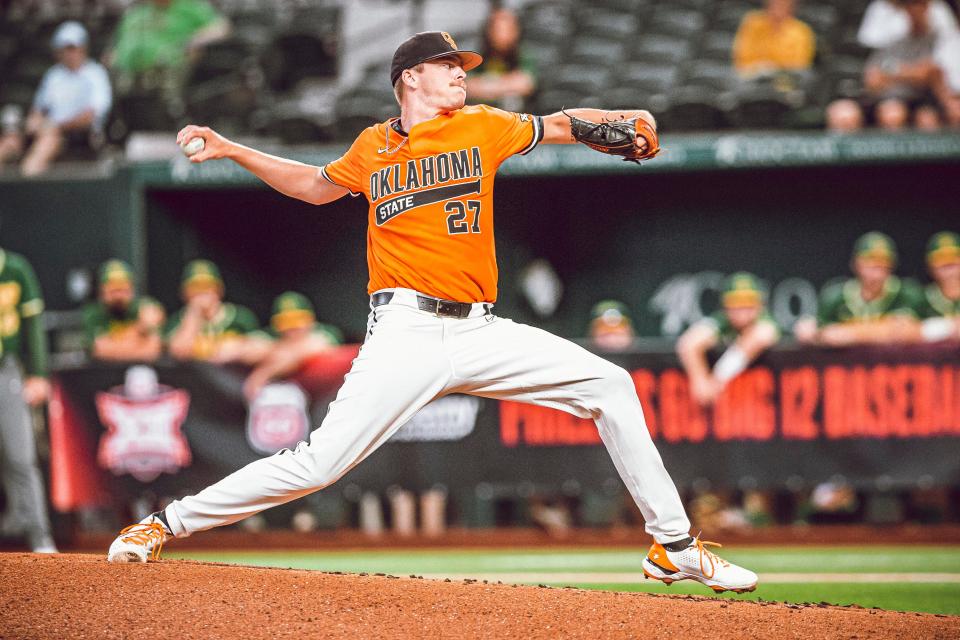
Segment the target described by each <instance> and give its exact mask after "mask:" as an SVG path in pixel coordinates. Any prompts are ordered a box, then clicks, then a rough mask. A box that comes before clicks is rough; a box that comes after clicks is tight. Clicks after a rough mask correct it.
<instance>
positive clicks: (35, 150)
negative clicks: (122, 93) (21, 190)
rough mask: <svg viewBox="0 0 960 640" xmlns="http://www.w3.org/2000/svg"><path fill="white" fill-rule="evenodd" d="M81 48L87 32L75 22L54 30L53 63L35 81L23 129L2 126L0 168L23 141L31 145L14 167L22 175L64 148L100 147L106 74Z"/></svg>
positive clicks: (108, 100) (107, 97) (107, 99)
mask: <svg viewBox="0 0 960 640" xmlns="http://www.w3.org/2000/svg"><path fill="white" fill-rule="evenodd" d="M87 43H88V36H87V30H86V29H85V28H84V27H83V25H81V24H80V23H79V22H73V21H70V22H64V23H63V24H61V25H60V27H59V28H57V30H56V32H55V33H54V34H53V40H52V46H53V49H54V51H55V53H56V57H57V64H55V65H54V66H52V67H50V69H48V70H47V72H46V73H45V74H44V76H43V79H42V80H41V81H40V87H39V88H38V89H37V93H36V96H35V97H34V99H33V106H32V107H31V109H30V113H29V115H28V116H27V121H26V123H25V125H24V127H23V129H24V130H23V131H20V127H19V126H17V125H16V124H15V123H12V122H11V123H5V124H6V126H5V128H4V129H5V130H4V134H3V137H2V138H0V164H2V163H4V162H5V161H7V160H9V159H11V158H13V157H15V156H18V155H20V154H21V153H23V149H24V146H25V137H27V138H30V139H31V140H32V143H31V145H30V148H29V150H28V151H27V153H26V155H25V156H24V157H23V160H22V161H21V163H20V170H21V172H22V173H23V175H25V176H35V175H38V174H41V173H43V172H44V171H46V170H47V169H48V168H49V166H50V163H51V162H53V160H54V158H56V157H57V156H58V155H60V153H61V152H62V151H63V150H64V149H65V148H66V147H87V148H94V149H97V148H99V146H100V145H102V143H103V127H104V123H105V122H106V118H107V115H108V114H109V112H110V105H111V104H112V101H113V96H112V93H111V90H110V79H109V77H108V76H107V71H106V69H104V68H103V67H102V66H101V65H100V64H99V63H97V62H94V61H93V60H90V59H89V58H88V57H87ZM24 134H25V135H24Z"/></svg>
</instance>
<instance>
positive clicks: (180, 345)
mask: <svg viewBox="0 0 960 640" xmlns="http://www.w3.org/2000/svg"><path fill="white" fill-rule="evenodd" d="M223 288H224V287H223V279H222V278H221V277H220V270H219V269H218V268H217V266H216V265H215V264H213V263H212V262H210V261H209V260H193V261H192V262H190V263H188V264H187V266H186V267H185V268H184V270H183V280H182V283H181V289H180V292H181V295H182V296H183V300H184V302H185V303H186V306H185V307H184V308H183V309H180V311H178V312H177V313H176V315H174V316H173V317H172V318H171V319H170V322H169V323H168V326H167V343H168V348H169V350H170V355H172V356H173V357H174V358H176V359H178V360H207V361H210V362H216V363H218V364H226V363H229V362H243V363H247V364H249V363H252V362H258V361H259V360H261V359H262V358H263V356H264V355H265V354H266V352H267V350H268V349H269V348H270V339H269V338H268V337H267V336H266V335H265V334H264V333H263V332H261V331H260V327H259V323H258V322H257V317H256V316H255V315H254V314H253V312H252V311H250V309H248V308H246V307H243V306H240V305H238V304H233V303H230V302H224V301H223Z"/></svg>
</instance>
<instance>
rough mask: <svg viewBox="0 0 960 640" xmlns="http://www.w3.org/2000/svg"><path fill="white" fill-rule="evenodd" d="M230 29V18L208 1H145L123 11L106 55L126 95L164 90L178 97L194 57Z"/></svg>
mask: <svg viewBox="0 0 960 640" xmlns="http://www.w3.org/2000/svg"><path fill="white" fill-rule="evenodd" d="M229 33H230V22H229V21H228V20H227V19H226V18H225V17H224V16H222V15H221V14H220V13H218V12H217V10H216V9H215V8H214V7H213V6H212V5H211V4H210V3H209V2H207V1H206V0H141V1H140V2H137V3H136V4H134V5H133V6H131V7H130V8H128V9H127V10H126V12H124V14H123V17H122V18H121V20H120V24H119V26H118V27H117V32H116V35H115V37H114V47H113V49H112V50H111V51H109V52H108V53H107V54H106V56H105V59H106V61H107V64H108V65H109V66H110V67H111V68H113V69H114V70H115V71H116V72H117V75H118V80H117V83H118V90H120V91H122V92H123V93H124V94H127V93H130V92H131V90H133V91H138V90H143V89H147V90H149V89H160V90H161V91H162V92H163V93H164V94H165V95H166V97H167V98H171V99H175V98H179V97H180V91H181V89H182V85H183V81H184V79H185V76H186V73H187V72H188V71H189V62H190V61H192V60H194V59H196V58H197V57H198V56H199V54H200V52H201V51H202V49H203V47H204V46H206V45H208V44H210V43H211V42H214V41H216V40H219V39H221V38H224V37H226V36H227V35H228V34H229Z"/></svg>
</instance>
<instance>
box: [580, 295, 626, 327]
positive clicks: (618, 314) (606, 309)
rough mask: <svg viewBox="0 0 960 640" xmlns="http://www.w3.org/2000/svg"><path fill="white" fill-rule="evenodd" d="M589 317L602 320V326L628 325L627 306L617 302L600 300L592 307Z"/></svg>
mask: <svg viewBox="0 0 960 640" xmlns="http://www.w3.org/2000/svg"><path fill="white" fill-rule="evenodd" d="M590 317H591V318H592V319H594V320H602V321H603V322H604V324H620V323H621V322H626V323H627V324H630V314H629V312H628V310H627V305H625V304H623V303H622V302H620V301H619V300H601V301H600V302H598V303H597V304H595V305H593V309H592V310H591V311H590Z"/></svg>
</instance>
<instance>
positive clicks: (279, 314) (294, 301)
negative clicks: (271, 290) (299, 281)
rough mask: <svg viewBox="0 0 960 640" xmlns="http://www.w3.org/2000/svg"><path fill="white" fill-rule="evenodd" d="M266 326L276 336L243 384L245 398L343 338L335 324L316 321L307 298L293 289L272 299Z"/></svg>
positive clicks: (299, 366) (289, 373)
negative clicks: (268, 325)
mask: <svg viewBox="0 0 960 640" xmlns="http://www.w3.org/2000/svg"><path fill="white" fill-rule="evenodd" d="M270 326H271V328H272V329H273V332H274V334H275V335H276V337H277V340H276V341H275V342H273V344H272V345H271V346H270V349H269V350H268V351H267V352H266V355H265V356H264V357H263V359H262V360H260V362H259V363H258V364H257V366H256V368H254V370H253V371H251V372H250V375H249V376H247V380H246V382H244V384H243V393H244V395H245V396H246V398H247V400H248V401H249V402H253V400H254V399H255V398H256V397H257V395H258V394H259V393H260V390H261V389H263V387H264V386H265V385H267V384H269V383H270V382H273V381H275V380H278V379H281V378H285V377H287V376H290V375H292V374H295V373H296V372H297V371H298V370H299V369H300V368H301V367H302V366H303V365H304V363H306V362H307V361H308V360H310V359H311V358H314V357H316V356H317V355H320V354H321V353H323V352H325V351H327V350H329V349H330V347H332V346H336V345H338V344H340V343H342V342H343V336H342V334H341V333H340V331H339V330H338V329H337V328H336V327H333V326H331V325H327V324H321V323H319V322H317V317H316V314H315V313H314V310H313V305H312V304H310V300H308V299H307V298H306V296H304V295H301V294H299V293H295V292H293V291H287V292H285V293H283V294H281V295H280V296H278V297H277V299H276V300H274V302H273V316H272V317H271V318H270Z"/></svg>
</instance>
